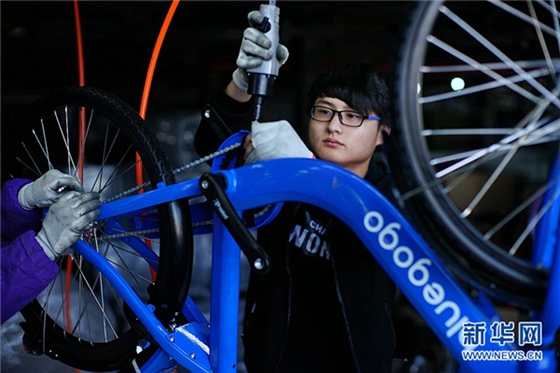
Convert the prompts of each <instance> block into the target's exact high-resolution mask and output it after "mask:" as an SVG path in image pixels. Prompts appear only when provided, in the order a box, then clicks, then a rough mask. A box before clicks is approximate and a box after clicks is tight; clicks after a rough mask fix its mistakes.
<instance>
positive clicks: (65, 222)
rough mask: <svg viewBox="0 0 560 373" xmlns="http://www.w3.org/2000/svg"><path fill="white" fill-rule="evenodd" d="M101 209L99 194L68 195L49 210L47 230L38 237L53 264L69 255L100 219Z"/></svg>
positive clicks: (46, 219)
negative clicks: (72, 248)
mask: <svg viewBox="0 0 560 373" xmlns="http://www.w3.org/2000/svg"><path fill="white" fill-rule="evenodd" d="M99 206H101V201H100V200H99V193H96V192H89V193H83V194H82V193H79V192H76V191H69V192H64V193H63V194H62V196H61V197H60V198H59V199H58V201H57V202H55V203H54V204H53V205H52V206H51V207H50V208H49V211H47V215H46V216H45V219H44V220H43V227H42V228H41V230H40V231H39V233H37V236H35V239H36V240H37V242H39V245H41V247H42V248H43V250H44V251H45V254H47V256H48V257H49V258H50V259H51V260H53V261H54V260H55V259H56V258H57V257H58V256H60V255H64V254H67V249H68V248H69V247H70V246H71V245H73V244H74V243H76V241H78V239H79V238H80V236H81V235H82V232H83V230H84V229H85V228H86V227H87V226H88V224H89V223H91V222H92V221H93V220H94V219H95V218H97V217H98V216H99V213H100V211H99Z"/></svg>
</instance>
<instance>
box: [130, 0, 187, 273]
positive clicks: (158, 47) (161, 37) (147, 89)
mask: <svg viewBox="0 0 560 373" xmlns="http://www.w3.org/2000/svg"><path fill="white" fill-rule="evenodd" d="M179 1H180V0H173V2H172V3H171V6H170V7H169V10H168V11H167V15H166V16H165V19H164V21H163V25H162V26H161V29H160V31H159V35H158V37H157V39H156V44H155V46H154V50H153V52H152V58H151V59H150V64H149V65H148V72H147V74H146V81H145V83H144V91H143V92H142V101H141V103H140V112H139V113H140V116H141V117H142V119H146V111H147V108H148V99H149V97H150V89H151V87H152V81H153V78H154V71H155V69H156V63H157V60H158V57H159V53H160V51H161V46H162V45H163V41H164V40H165V35H166V34H167V30H168V29H169V25H170V24H171V20H172V19H173V15H174V14H175V10H176V9H177V6H178V5H179ZM143 182H144V177H143V174H142V160H141V159H140V156H139V155H138V153H136V185H141V184H142V183H143ZM139 193H142V191H140V192H139ZM146 244H147V245H148V246H150V247H151V243H150V242H149V241H148V242H146ZM150 273H151V276H152V280H153V281H155V278H156V275H157V274H156V272H155V271H154V270H153V269H150Z"/></svg>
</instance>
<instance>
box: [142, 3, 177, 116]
mask: <svg viewBox="0 0 560 373" xmlns="http://www.w3.org/2000/svg"><path fill="white" fill-rule="evenodd" d="M179 1H180V0H173V2H172V3H171V7H170V8H169V11H168V12H167V16H166V17H165V20H164V21H163V25H162V26H161V29H160V31H159V35H158V38H157V40H156V45H155V46H154V50H153V52H152V58H151V60H150V65H149V66H148V73H147V75H146V82H145V84H144V91H143V93H142V102H141V104H140V116H141V117H142V118H143V119H146V110H147V107H148V98H149V97H150V88H151V86H152V80H153V77H154V70H155V68H156V63H157V59H158V56H159V52H160V50H161V46H162V45H163V40H164V39H165V34H166V33H167V29H168V28H169V24H170V23H171V20H172V19H173V15H174V14H175V10H176V9H177V6H178V5H179Z"/></svg>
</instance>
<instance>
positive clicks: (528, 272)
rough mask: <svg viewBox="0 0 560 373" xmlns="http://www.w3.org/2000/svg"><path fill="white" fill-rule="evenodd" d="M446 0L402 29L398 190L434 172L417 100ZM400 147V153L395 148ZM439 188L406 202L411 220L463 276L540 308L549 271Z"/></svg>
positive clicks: (427, 6)
mask: <svg viewBox="0 0 560 373" xmlns="http://www.w3.org/2000/svg"><path fill="white" fill-rule="evenodd" d="M443 2H444V1H429V2H418V4H417V7H416V9H415V11H414V13H413V14H412V16H411V19H410V24H409V25H408V28H407V29H406V31H405V33H404V35H405V36H404V40H403V44H402V47H401V49H400V53H399V56H398V63H397V66H396V70H395V75H396V76H395V84H394V87H393V88H394V99H395V105H394V116H395V123H397V124H398V125H397V126H396V128H394V129H393V132H392V134H391V138H392V140H391V141H392V142H394V144H393V146H390V147H389V148H390V152H391V153H392V154H391V156H390V157H389V160H390V161H391V169H392V170H393V173H394V174H395V181H396V184H397V187H398V189H399V190H400V193H401V194H405V193H407V192H408V191H412V190H416V189H417V188H420V187H422V185H423V184H425V183H424V182H425V181H426V183H429V180H430V179H432V177H433V174H432V173H431V172H432V171H431V170H430V167H429V165H427V161H426V157H425V154H424V153H422V152H421V151H419V150H418V149H419V148H421V146H422V145H421V141H422V140H421V135H420V130H421V128H420V123H422V121H421V118H419V114H418V111H419V110H418V103H417V101H416V97H417V89H418V83H419V82H420V80H419V76H418V70H419V66H421V64H422V63H423V61H424V57H425V56H424V54H425V53H426V48H427V44H428V42H427V41H426V35H428V34H429V32H430V30H431V29H432V27H433V25H434V23H435V20H436V17H437V15H438V8H439V6H440V5H441V4H442V3H443ZM396 149H398V154H397V150H396ZM446 198H447V196H446V195H445V193H444V192H442V190H441V188H440V187H432V188H427V189H425V190H424V191H423V192H422V193H418V194H416V195H415V196H413V197H411V198H409V199H407V200H406V202H405V204H404V206H405V208H406V210H407V212H408V213H409V214H410V220H411V222H412V223H413V225H414V226H415V227H416V228H417V229H418V230H419V232H420V233H421V234H422V235H423V236H424V238H425V239H426V240H427V242H428V243H430V244H431V246H432V247H433V248H434V250H436V251H437V252H438V254H439V255H440V256H441V257H442V258H443V260H444V261H445V263H446V264H447V265H448V266H450V267H451V268H452V269H453V270H454V272H455V273H457V274H458V275H459V277H460V278H461V279H463V280H464V281H466V282H467V283H469V284H470V285H472V286H474V287H476V288H479V289H483V290H484V291H485V292H486V293H488V294H490V295H492V296H495V297H497V298H500V299H503V300H507V301H508V302H512V303H514V304H517V305H520V306H523V307H537V308H538V307H540V306H541V305H542V301H543V299H544V294H545V292H546V287H547V281H548V272H547V271H546V270H544V269H541V268H537V267H536V266H534V265H532V264H529V263H528V262H527V261H524V260H520V259H518V258H516V257H512V256H509V255H507V254H506V253H505V252H504V251H502V250H500V249H499V248H497V247H496V246H494V245H493V243H492V242H490V241H488V240H482V239H481V238H480V233H479V232H477V231H476V230H475V229H474V228H472V226H470V225H469V224H467V223H466V221H465V219H463V218H461V217H460V216H459V215H458V212H457V210H455V209H453V208H452V207H450V204H449V203H448V202H447V199H446Z"/></svg>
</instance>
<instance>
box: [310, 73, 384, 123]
mask: <svg viewBox="0 0 560 373" xmlns="http://www.w3.org/2000/svg"><path fill="white" fill-rule="evenodd" d="M318 97H334V98H338V99H339V100H342V101H344V102H346V103H347V104H348V105H350V106H351V107H352V108H353V109H355V110H357V111H358V112H360V113H362V114H366V113H369V112H371V111H374V112H375V113H376V114H377V115H379V116H380V117H381V122H382V123H383V124H385V125H387V126H391V122H390V118H389V116H390V100H389V90H388V89H387V85H386V84H385V82H384V80H383V78H382V76H381V75H380V73H379V70H378V69H377V67H376V66H375V65H374V64H372V63H367V62H349V63H344V64H340V65H337V66H335V67H334V68H332V69H330V70H328V71H326V72H324V73H322V74H321V75H319V76H318V77H317V78H316V79H315V81H314V82H313V84H312V85H311V88H310V89H309V93H308V95H307V110H308V111H310V110H311V107H313V105H314V103H315V100H317V98H318Z"/></svg>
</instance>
